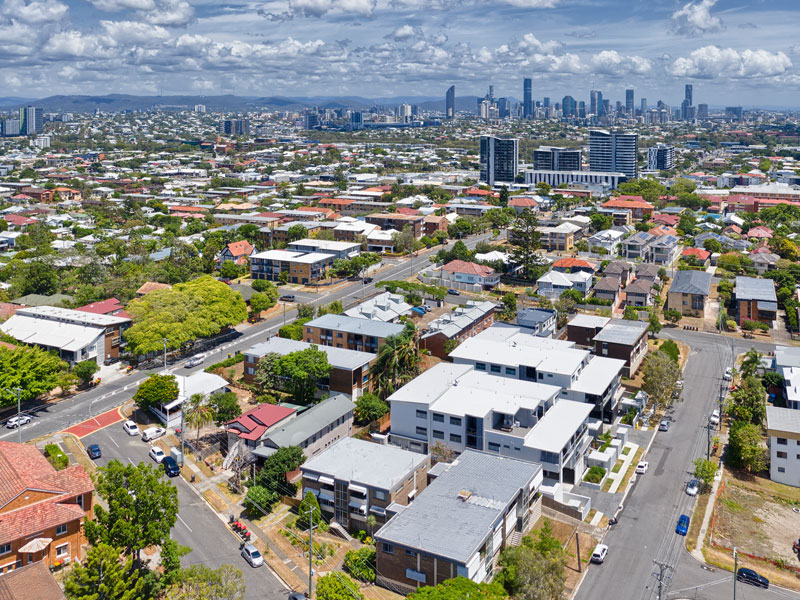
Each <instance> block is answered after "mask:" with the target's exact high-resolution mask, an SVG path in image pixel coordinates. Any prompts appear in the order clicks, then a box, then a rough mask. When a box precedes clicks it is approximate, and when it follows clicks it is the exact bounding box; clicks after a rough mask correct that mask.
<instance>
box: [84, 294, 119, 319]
mask: <svg viewBox="0 0 800 600" xmlns="http://www.w3.org/2000/svg"><path fill="white" fill-rule="evenodd" d="M124 308H125V307H124V306H123V305H122V304H120V301H119V300H117V299H116V298H109V299H108V300H103V301H102V302H93V303H92V304H87V305H86V306H81V307H78V308H76V309H75V310H79V311H81V312H86V313H92V314H95V315H110V314H114V313H118V312H120V311H122V310H123V309H124Z"/></svg>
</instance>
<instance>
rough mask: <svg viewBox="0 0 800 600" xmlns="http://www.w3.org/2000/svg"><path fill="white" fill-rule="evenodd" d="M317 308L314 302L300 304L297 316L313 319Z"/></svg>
mask: <svg viewBox="0 0 800 600" xmlns="http://www.w3.org/2000/svg"><path fill="white" fill-rule="evenodd" d="M315 312H316V309H315V308H314V305H313V304H298V305H297V318H298V319H313V318H314V313H315Z"/></svg>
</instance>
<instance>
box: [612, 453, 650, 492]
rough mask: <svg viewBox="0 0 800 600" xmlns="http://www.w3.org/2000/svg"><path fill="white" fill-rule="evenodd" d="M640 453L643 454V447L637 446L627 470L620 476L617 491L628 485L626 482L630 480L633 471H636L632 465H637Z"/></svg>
mask: <svg viewBox="0 0 800 600" xmlns="http://www.w3.org/2000/svg"><path fill="white" fill-rule="evenodd" d="M642 454H644V448H642V447H641V446H639V448H638V449H637V450H636V454H634V455H633V460H632V461H631V466H630V467H628V470H627V471H625V475H624V476H623V477H622V483H621V484H620V486H619V487H618V488H617V489H618V490H619V491H621V492H624V491H625V488H626V487H628V482H629V481H630V480H631V477H632V476H633V473H634V471H636V467H635V466H634V465H638V464H639V461H640V460H641V458H642Z"/></svg>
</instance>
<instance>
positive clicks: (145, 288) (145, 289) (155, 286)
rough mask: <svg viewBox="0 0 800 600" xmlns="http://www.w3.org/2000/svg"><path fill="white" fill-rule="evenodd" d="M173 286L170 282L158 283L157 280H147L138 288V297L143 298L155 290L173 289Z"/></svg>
mask: <svg viewBox="0 0 800 600" xmlns="http://www.w3.org/2000/svg"><path fill="white" fill-rule="evenodd" d="M171 289H172V286H171V285H169V284H168V283H158V282H157V281H146V282H144V283H143V284H142V286H141V287H140V288H139V289H138V290H136V297H137V298H141V297H142V296H146V295H147V294H149V293H150V292H155V291H156V290H171Z"/></svg>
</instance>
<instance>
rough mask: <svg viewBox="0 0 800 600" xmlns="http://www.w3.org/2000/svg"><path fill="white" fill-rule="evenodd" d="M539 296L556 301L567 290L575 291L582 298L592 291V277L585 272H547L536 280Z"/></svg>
mask: <svg viewBox="0 0 800 600" xmlns="http://www.w3.org/2000/svg"><path fill="white" fill-rule="evenodd" d="M537 284H538V286H539V294H540V295H542V296H545V297H547V298H550V299H551V300H556V299H558V298H560V297H561V294H563V293H564V292H565V291H567V290H577V291H579V292H580V293H581V294H583V295H584V296H585V295H586V294H588V293H589V291H590V290H591V289H592V276H591V275H590V274H589V273H587V272H586V271H576V272H574V273H559V272H558V271H548V272H547V273H545V274H544V275H542V276H541V277H540V278H539V279H538V280H537Z"/></svg>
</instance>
